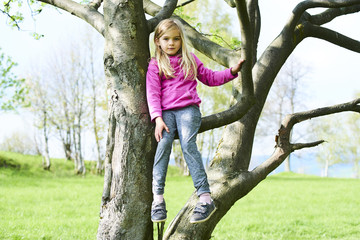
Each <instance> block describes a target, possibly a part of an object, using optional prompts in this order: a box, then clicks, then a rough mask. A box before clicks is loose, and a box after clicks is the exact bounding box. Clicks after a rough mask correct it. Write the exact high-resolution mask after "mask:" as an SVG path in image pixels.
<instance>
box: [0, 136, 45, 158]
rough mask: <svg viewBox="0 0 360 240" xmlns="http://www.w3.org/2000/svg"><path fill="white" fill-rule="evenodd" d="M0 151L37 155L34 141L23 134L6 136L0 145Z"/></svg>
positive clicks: (37, 151)
mask: <svg viewBox="0 0 360 240" xmlns="http://www.w3.org/2000/svg"><path fill="white" fill-rule="evenodd" d="M0 150H2V151H7V152H16V153H22V154H30V155H39V150H38V147H37V144H36V142H35V140H34V139H32V138H31V137H30V136H29V135H28V134H27V133H24V132H14V133H12V134H11V135H10V136H6V137H5V138H4V139H3V141H2V142H1V143H0Z"/></svg>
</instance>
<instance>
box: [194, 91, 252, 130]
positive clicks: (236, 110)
mask: <svg viewBox="0 0 360 240" xmlns="http://www.w3.org/2000/svg"><path fill="white" fill-rule="evenodd" d="M254 104H255V98H254V97H250V96H248V97H244V98H242V99H241V100H240V101H238V102H237V103H236V104H235V105H233V106H232V107H230V108H229V109H227V110H225V111H223V112H220V113H215V114H212V115H209V116H206V117H203V118H202V120H201V127H200V129H199V133H202V132H205V131H208V130H210V129H214V128H218V127H222V126H225V125H227V124H230V123H233V122H235V121H237V120H239V119H241V118H242V117H243V116H244V115H245V114H246V113H247V112H248V111H249V109H250V108H251V107H252V106H253V105H254Z"/></svg>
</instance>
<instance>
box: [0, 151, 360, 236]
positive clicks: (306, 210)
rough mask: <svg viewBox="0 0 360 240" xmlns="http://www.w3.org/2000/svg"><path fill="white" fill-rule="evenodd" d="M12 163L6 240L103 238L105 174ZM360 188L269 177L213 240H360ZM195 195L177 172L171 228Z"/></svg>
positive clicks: (61, 163)
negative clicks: (100, 224)
mask: <svg viewBox="0 0 360 240" xmlns="http://www.w3.org/2000/svg"><path fill="white" fill-rule="evenodd" d="M4 161H6V163H7V166H8V167H7V168H5V167H0V203H1V204H0V239H63V240H64V239H71V240H72V239H80V240H82V239H96V231H97V226H98V221H99V217H98V214H99V208H100V201H101V194H102V187H103V177H102V176H96V175H94V174H90V172H91V171H88V174H87V175H86V176H85V177H83V176H76V175H74V170H73V163H71V162H66V161H65V160H63V159H52V167H51V168H52V171H50V172H48V171H44V170H42V169H41V158H39V157H36V156H24V155H20V154H14V153H7V152H0V166H3V165H4ZM10 165H11V166H10ZM93 168H94V163H87V169H93ZM359 189H360V181H359V180H355V179H326V178H319V177H314V176H306V175H299V174H292V173H290V174H285V173H282V174H278V175H275V176H271V177H268V178H267V179H266V180H264V181H263V182H262V183H261V184H259V186H257V187H256V188H255V189H254V190H253V191H252V192H250V193H249V194H248V195H247V196H246V197H245V198H243V199H241V200H240V201H238V202H237V203H236V204H235V205H234V206H233V208H232V209H231V210H230V212H229V213H228V214H227V215H226V216H225V217H224V218H223V219H222V221H221V222H220V223H219V224H218V225H217V227H216V229H215V231H214V232H213V238H212V239H215V240H226V239H229V240H230V239H231V240H233V239H236V240H237V239H246V240H247V239H266V240H268V239H287V240H288V239H289V240H291V239H301V240H303V239H309V240H310V239H311V240H313V239H347V240H357V239H360V217H359V213H360V191H359ZM193 190H194V189H193V186H192V181H191V178H189V177H182V176H180V174H179V173H178V171H177V170H176V169H175V168H170V169H169V177H168V179H167V182H166V194H165V198H166V201H167V206H168V221H167V224H169V223H170V221H171V219H172V218H173V217H174V216H175V215H176V214H177V212H178V211H179V210H180V209H181V208H182V206H183V205H184V203H185V202H186V201H187V199H188V197H189V196H190V194H191V193H192V192H193ZM154 227H156V226H155V225H154Z"/></svg>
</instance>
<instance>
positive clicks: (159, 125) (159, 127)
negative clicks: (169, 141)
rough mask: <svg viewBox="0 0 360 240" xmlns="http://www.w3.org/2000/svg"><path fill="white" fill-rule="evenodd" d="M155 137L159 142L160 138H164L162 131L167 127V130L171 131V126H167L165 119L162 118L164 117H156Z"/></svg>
mask: <svg viewBox="0 0 360 240" xmlns="http://www.w3.org/2000/svg"><path fill="white" fill-rule="evenodd" d="M155 123H156V126H155V139H156V141H157V142H160V139H162V138H163V137H162V132H163V130H164V129H165V131H166V132H170V131H169V128H168V127H167V126H166V124H165V122H164V120H163V119H162V117H157V118H156V119H155Z"/></svg>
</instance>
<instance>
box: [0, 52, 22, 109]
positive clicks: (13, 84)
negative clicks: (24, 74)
mask: <svg viewBox="0 0 360 240" xmlns="http://www.w3.org/2000/svg"><path fill="white" fill-rule="evenodd" d="M16 65H17V63H15V62H13V61H12V60H11V58H10V57H9V56H6V55H5V54H4V53H2V52H1V48H0V110H14V109H16V108H17V107H18V106H21V105H23V104H24V94H25V93H26V91H27V90H26V88H25V84H24V82H25V79H23V78H18V77H17V76H15V74H14V73H13V71H14V67H16Z"/></svg>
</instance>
